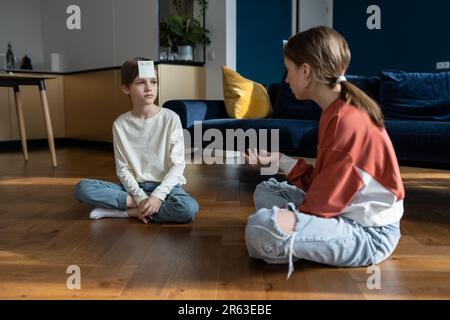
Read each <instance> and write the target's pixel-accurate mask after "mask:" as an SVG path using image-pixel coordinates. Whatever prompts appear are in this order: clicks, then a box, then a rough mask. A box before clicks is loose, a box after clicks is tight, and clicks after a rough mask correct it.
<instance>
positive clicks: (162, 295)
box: [0, 148, 450, 299]
mask: <svg viewBox="0 0 450 320" xmlns="http://www.w3.org/2000/svg"><path fill="white" fill-rule="evenodd" d="M57 155H58V161H59V167H58V168H57V169H56V170H53V169H52V168H51V162H50V156H49V153H48V151H47V150H35V151H31V152H30V160H29V162H28V163H27V164H25V163H24V161H23V158H22V154H21V153H19V152H16V153H14V152H7V153H6V152H0V299H450V172H449V171H443V170H430V169H415V168H407V167H402V176H403V178H404V182H405V186H406V191H407V198H406V201H405V205H406V208H405V209H406V213H405V216H404V218H403V220H402V224H401V227H402V234H403V237H402V239H401V242H400V244H399V246H398V248H397V250H396V251H395V253H394V254H393V256H392V257H391V258H390V259H389V260H388V261H386V262H384V263H383V264H381V265H380V268H381V274H380V275H381V289H380V290H377V289H375V290H369V289H368V288H367V279H368V277H370V276H371V274H368V273H367V270H366V268H355V269H345V268H342V269H341V268H332V267H327V266H323V265H319V264H315V263H309V262H305V261H299V262H297V263H295V272H294V274H293V276H292V278H291V279H290V280H289V281H286V274H287V270H288V268H287V266H286V265H269V264H266V263H264V262H262V261H257V260H253V259H250V258H249V257H248V255H247V252H246V249H245V244H244V227H245V223H246V220H247V217H248V216H249V214H251V213H253V212H254V208H253V204H252V192H253V190H254V187H255V185H256V184H257V183H259V182H260V181H262V180H264V179H267V177H260V176H259V171H258V170H256V169H253V168H248V167H245V166H238V165H227V166H225V165H223V166H220V165H214V166H206V165H189V166H188V168H187V170H186V177H187V179H188V181H189V183H188V185H187V186H186V190H187V191H188V192H190V193H191V194H193V195H194V196H195V197H196V198H197V199H198V201H199V203H200V205H201V211H200V213H199V216H198V218H197V220H196V221H195V222H193V223H192V224H188V225H155V224H152V225H144V224H142V223H141V222H140V221H138V220H128V219H103V220H98V221H90V220H88V218H87V217H88V212H89V209H88V208H87V207H85V206H84V205H82V204H79V203H78V202H77V201H76V200H75V199H74V197H73V190H74V185H75V184H76V183H77V182H78V181H79V179H81V178H86V177H90V178H97V179H105V180H113V181H115V174H114V161H113V155H112V153H110V152H106V151H93V150H89V149H78V148H63V149H59V150H57ZM69 265H78V266H79V267H80V268H81V290H68V289H67V287H66V281H67V277H68V276H69V275H68V274H66V269H67V267H68V266H69Z"/></svg>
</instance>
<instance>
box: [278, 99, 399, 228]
mask: <svg viewBox="0 0 450 320" xmlns="http://www.w3.org/2000/svg"><path fill="white" fill-rule="evenodd" d="M292 160H293V159H290V158H288V157H286V156H283V157H282V159H281V163H280V167H281V169H282V170H283V171H285V172H288V175H287V178H288V180H289V181H290V182H291V183H293V184H294V185H296V186H297V187H299V188H300V189H301V190H302V191H304V192H305V198H304V201H303V203H302V204H301V205H300V207H299V208H298V210H299V211H300V212H303V213H307V214H312V215H316V216H319V217H323V218H333V217H336V216H344V217H347V218H350V219H352V220H355V221H357V222H358V223H359V224H361V225H362V226H384V225H388V224H391V223H394V222H397V221H399V220H400V218H401V217H402V215H403V198H404V196H405V190H404V187H403V182H402V179H401V176H400V169H399V166H398V162H397V158H396V155H395V151H394V148H393V146H392V142H391V140H390V139H389V136H388V134H387V132H386V130H385V129H384V128H379V127H377V126H376V125H375V124H374V123H373V122H372V121H371V119H370V117H369V115H368V114H367V113H366V112H363V111H361V110H359V109H358V108H356V107H355V106H352V105H349V104H346V103H345V102H344V101H343V100H341V99H337V100H335V101H334V102H333V103H332V104H331V105H330V106H329V107H328V108H326V109H325V110H324V111H323V112H322V116H321V118H320V125H319V144H318V147H317V160H316V166H315V168H314V167H313V166H311V165H308V164H307V163H306V162H305V161H304V160H303V159H300V160H298V161H295V160H294V163H293V162H292Z"/></svg>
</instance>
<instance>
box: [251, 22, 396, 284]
mask: <svg viewBox="0 0 450 320" xmlns="http://www.w3.org/2000/svg"><path fill="white" fill-rule="evenodd" d="M349 63H350V50H349V48H348V45H347V42H346V41H345V39H344V38H343V37H342V36H341V35H340V34H339V33H338V32H336V31H335V30H333V29H331V28H328V27H318V28H313V29H310V30H307V31H305V32H302V33H299V34H297V35H295V36H293V37H292V38H291V39H290V40H289V41H288V43H287V45H286V47H285V66H286V69H287V76H286V80H285V81H286V83H288V84H289V86H290V88H291V90H292V91H293V93H294V94H295V96H296V98H297V99H305V100H306V99H311V100H314V101H315V102H316V103H317V104H318V105H319V106H320V107H321V108H322V109H323V110H322V115H321V118H320V123H319V144H318V148H317V149H318V151H317V152H318V154H317V160H316V167H315V168H314V167H313V166H311V165H307V164H306V162H305V161H304V160H303V159H301V160H299V161H295V160H294V159H291V158H289V157H287V156H285V155H282V154H279V153H269V152H267V151H261V153H260V154H257V153H256V152H255V151H249V154H248V155H247V160H248V161H249V162H250V163H258V164H261V163H268V162H270V161H275V162H276V163H277V164H279V166H280V169H281V170H282V171H284V172H286V173H287V179H288V181H289V182H291V183H292V184H293V185H291V184H288V183H287V182H281V183H280V182H277V181H276V180H275V179H270V180H269V181H266V182H263V183H261V184H259V185H258V186H257V187H256V190H255V194H254V202H255V207H256V209H257V212H256V213H255V214H254V215H252V216H250V217H249V220H248V224H247V227H246V244H247V249H248V253H249V255H250V256H251V257H253V258H259V259H263V260H265V261H266V262H268V263H289V273H288V278H289V277H290V275H291V274H292V272H293V260H294V259H295V260H297V259H306V260H310V261H315V262H318V263H323V264H328V265H333V266H342V267H344V266H345V267H359V266H367V265H372V264H378V263H380V262H382V261H383V260H385V259H386V258H387V257H389V256H390V255H391V253H392V252H393V250H394V249H395V247H396V246H397V243H398V241H399V239H400V228H399V221H400V218H401V217H402V214H403V198H404V188H403V183H402V179H401V176H400V170H399V166H398V162H397V159H396V156H395V152H394V148H393V146H392V143H391V141H390V139H389V136H388V134H387V133H386V130H385V128H384V122H383V115H382V113H381V110H380V108H379V107H378V105H377V104H376V102H375V101H373V100H372V99H370V98H369V97H368V96H367V95H366V94H365V93H364V92H362V91H361V90H359V89H358V88H357V87H355V86H354V85H352V84H350V83H349V82H347V81H346V78H345V76H344V74H345V72H346V70H347V68H348V65H349Z"/></svg>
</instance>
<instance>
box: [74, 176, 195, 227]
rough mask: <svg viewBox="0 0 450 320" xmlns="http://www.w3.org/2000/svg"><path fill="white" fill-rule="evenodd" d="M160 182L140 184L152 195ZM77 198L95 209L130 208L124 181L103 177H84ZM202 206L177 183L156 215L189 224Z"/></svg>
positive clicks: (168, 220) (166, 220) (157, 218)
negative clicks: (108, 180)
mask: <svg viewBox="0 0 450 320" xmlns="http://www.w3.org/2000/svg"><path fill="white" fill-rule="evenodd" d="M158 185H159V183H155V182H144V183H139V186H140V187H141V188H142V189H143V190H144V191H145V193H147V194H148V195H150V194H151V193H152V192H153V190H155V189H156V188H157V187H158ZM75 197H76V198H77V199H78V200H79V201H80V202H82V203H85V204H88V205H90V206H91V207H94V208H108V209H118V210H121V211H126V210H127V197H128V193H127V191H126V190H125V188H124V187H123V186H122V185H121V184H117V183H112V182H106V181H101V180H91V179H84V180H81V181H80V182H79V183H78V184H77V186H76V188H75ZM198 210H199V205H198V203H197V201H196V200H195V199H194V198H193V197H192V196H191V195H189V194H188V193H187V192H186V191H184V189H183V188H182V187H181V186H180V185H177V186H175V187H174V188H173V189H172V191H171V192H170V194H169V195H168V196H167V197H166V199H165V201H163V203H162V205H161V208H160V209H159V212H158V213H157V214H155V215H154V216H153V217H152V221H154V222H159V223H163V222H176V223H188V222H190V221H192V220H194V219H195V216H196V215H197V212H198Z"/></svg>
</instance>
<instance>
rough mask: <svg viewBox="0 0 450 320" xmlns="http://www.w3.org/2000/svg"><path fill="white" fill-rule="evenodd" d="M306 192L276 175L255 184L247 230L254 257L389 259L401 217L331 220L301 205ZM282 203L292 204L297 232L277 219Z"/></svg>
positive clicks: (360, 262)
mask: <svg viewBox="0 0 450 320" xmlns="http://www.w3.org/2000/svg"><path fill="white" fill-rule="evenodd" d="M303 199H304V192H303V191H302V190H300V189H299V188H297V187H295V186H292V185H290V184H288V183H287V182H278V181H277V180H275V179H273V178H272V179H270V180H268V181H265V182H262V183H261V184H259V185H258V186H257V187H256V190H255V193H254V202H255V207H256V209H257V212H256V213H255V214H253V215H252V216H250V217H249V219H248V223H247V227H246V230H245V241H246V244H247V250H248V253H249V255H250V257H252V258H257V259H263V260H264V261H266V262H268V263H289V273H288V277H289V276H290V275H291V274H292V271H293V261H294V260H299V259H305V260H309V261H314V262H318V263H323V264H327V265H332V266H339V267H361V266H369V265H373V264H378V263H380V262H382V261H383V260H385V259H387V258H388V257H389V256H390V255H391V253H392V252H393V251H394V249H395V248H396V246H397V243H398V241H399V240H400V224H399V222H397V223H394V224H391V225H387V226H382V227H363V226H361V225H360V224H359V223H357V222H356V221H353V220H351V219H348V218H345V217H336V218H332V219H325V218H320V217H317V216H313V215H308V214H303V213H300V212H298V211H297V210H296V208H297V207H298V206H299V205H300V204H301V203H302V202H303ZM279 208H288V209H290V210H291V211H293V212H294V214H295V216H296V220H297V223H296V226H295V230H294V233H293V234H292V235H289V234H286V233H285V232H284V231H283V230H282V229H281V228H280V227H279V226H278V224H277V220H276V217H277V212H278V210H279Z"/></svg>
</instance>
